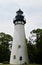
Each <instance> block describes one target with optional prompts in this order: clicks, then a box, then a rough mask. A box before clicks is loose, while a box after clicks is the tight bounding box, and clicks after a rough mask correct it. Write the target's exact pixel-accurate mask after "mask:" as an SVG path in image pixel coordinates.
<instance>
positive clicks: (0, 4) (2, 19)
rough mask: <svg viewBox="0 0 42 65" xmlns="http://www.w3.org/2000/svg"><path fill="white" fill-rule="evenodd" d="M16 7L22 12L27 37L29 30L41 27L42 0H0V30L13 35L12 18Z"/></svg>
mask: <svg viewBox="0 0 42 65" xmlns="http://www.w3.org/2000/svg"><path fill="white" fill-rule="evenodd" d="M18 9H21V10H22V11H23V12H24V16H25V18H26V24H25V34H26V38H28V37H29V35H30V31H31V30H33V29H37V28H42V0H0V32H4V33H6V34H10V35H12V36H13V34H14V24H13V19H14V17H15V15H16V11H17V10H18Z"/></svg>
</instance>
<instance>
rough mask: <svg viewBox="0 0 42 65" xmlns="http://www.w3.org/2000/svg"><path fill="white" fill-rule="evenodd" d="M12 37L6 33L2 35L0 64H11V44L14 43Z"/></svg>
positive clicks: (0, 34)
mask: <svg viewBox="0 0 42 65" xmlns="http://www.w3.org/2000/svg"><path fill="white" fill-rule="evenodd" d="M12 39H13V38H12V36H11V35H9V34H5V33H3V32H2V33H0V62H2V63H4V62H6V61H7V62H9V58H10V49H9V46H10V43H9V42H11V41H12Z"/></svg>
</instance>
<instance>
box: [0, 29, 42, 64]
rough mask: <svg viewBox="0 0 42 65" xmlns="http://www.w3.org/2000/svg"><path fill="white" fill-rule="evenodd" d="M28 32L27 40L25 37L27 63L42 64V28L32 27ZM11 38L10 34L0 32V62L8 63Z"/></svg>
mask: <svg viewBox="0 0 42 65" xmlns="http://www.w3.org/2000/svg"><path fill="white" fill-rule="evenodd" d="M30 34H31V37H29V40H27V39H26V43H27V49H28V57H29V63H31V64H29V65H34V64H32V63H36V64H42V29H34V30H32V31H31V32H30ZM12 40H13V38H12V36H11V35H9V34H5V33H0V63H3V64H6V63H9V60H10V53H11V51H10V50H11V47H12ZM34 43H35V44H34Z"/></svg>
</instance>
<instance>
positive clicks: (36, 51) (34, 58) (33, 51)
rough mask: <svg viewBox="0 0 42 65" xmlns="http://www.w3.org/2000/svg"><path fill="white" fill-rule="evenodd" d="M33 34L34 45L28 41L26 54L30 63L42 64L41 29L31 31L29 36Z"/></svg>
mask: <svg viewBox="0 0 42 65" xmlns="http://www.w3.org/2000/svg"><path fill="white" fill-rule="evenodd" d="M33 34H35V37H36V39H35V41H34V43H35V42H36V44H32V41H31V40H29V43H28V54H29V59H30V62H31V63H38V64H42V29H34V30H32V31H31V35H33Z"/></svg>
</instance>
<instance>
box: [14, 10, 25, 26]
mask: <svg viewBox="0 0 42 65" xmlns="http://www.w3.org/2000/svg"><path fill="white" fill-rule="evenodd" d="M16 13H17V15H16V16H15V19H14V20H13V23H14V24H15V25H17V24H23V25H24V24H25V23H26V20H25V18H24V16H23V11H21V9H19V10H18V11H17V12H16Z"/></svg>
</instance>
